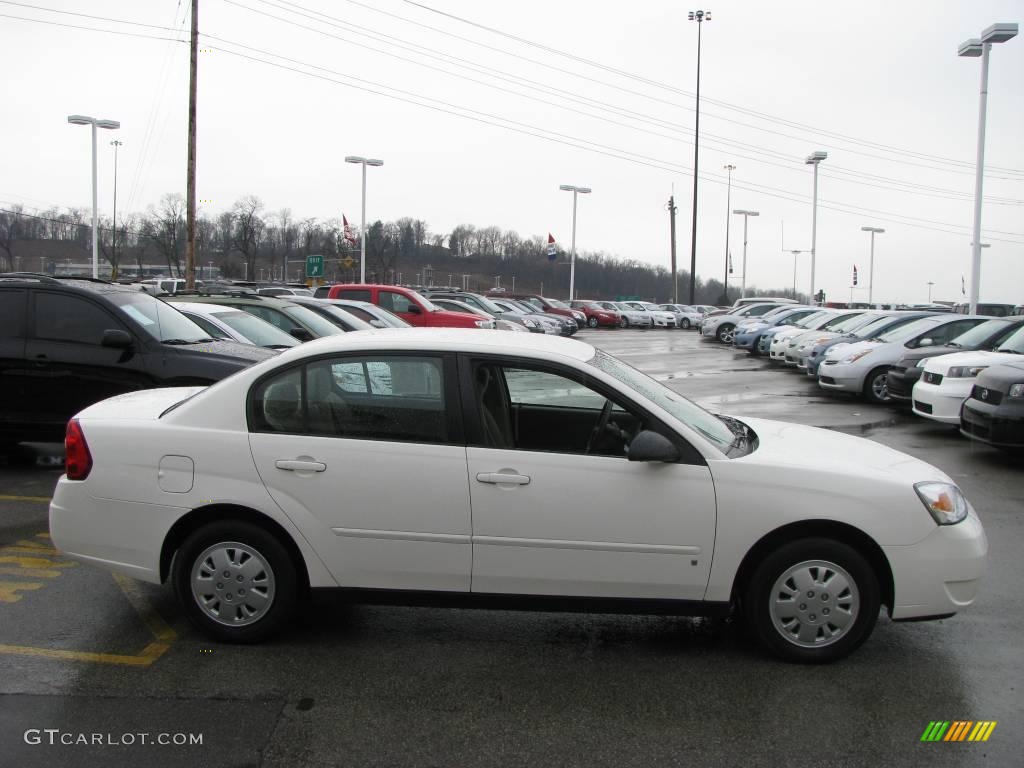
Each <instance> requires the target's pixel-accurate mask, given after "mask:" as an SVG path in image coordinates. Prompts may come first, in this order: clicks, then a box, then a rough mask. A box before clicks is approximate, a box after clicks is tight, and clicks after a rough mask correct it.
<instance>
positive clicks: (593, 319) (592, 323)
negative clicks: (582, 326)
mask: <svg viewBox="0 0 1024 768" xmlns="http://www.w3.org/2000/svg"><path fill="white" fill-rule="evenodd" d="M587 325H588V326H589V327H591V328H597V318H596V317H588V318H587Z"/></svg>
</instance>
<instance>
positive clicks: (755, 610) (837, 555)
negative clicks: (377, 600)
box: [744, 538, 880, 664]
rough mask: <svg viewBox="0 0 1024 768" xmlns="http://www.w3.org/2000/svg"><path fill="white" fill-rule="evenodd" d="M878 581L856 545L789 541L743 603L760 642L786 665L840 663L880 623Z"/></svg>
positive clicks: (760, 570)
mask: <svg viewBox="0 0 1024 768" xmlns="http://www.w3.org/2000/svg"><path fill="white" fill-rule="evenodd" d="M879 605H880V597H879V587H878V581H877V579H876V578H875V576H874V573H873V572H872V569H871V566H870V565H869V564H868V562H867V560H865V558H864V557H863V555H861V554H860V553H859V552H858V551H857V550H855V549H854V548H853V547H851V546H849V545H847V544H844V543H842V542H840V541H835V540H833V539H825V538H808V539H798V540H796V541H791V542H789V543H788V544H785V545H783V546H782V547H779V548H778V549H777V550H775V551H774V552H772V553H771V554H769V555H768V556H767V557H766V558H765V559H764V560H762V561H761V563H760V564H759V565H758V566H757V568H756V569H755V571H754V574H753V577H752V578H751V579H750V583H749V586H748V588H747V591H746V595H745V599H744V610H745V614H746V616H745V617H746V619H747V622H748V623H749V625H750V626H751V627H752V628H753V631H754V632H755V633H756V634H757V637H758V639H759V640H760V641H761V643H762V644H763V645H764V646H765V647H766V648H767V649H768V650H770V651H771V652H772V653H774V654H775V655H776V656H778V657H780V658H782V659H784V660H785V661H792V662H798V663H804V664H821V663H826V662H831V661H836V660H838V659H841V658H843V657H844V656H846V655H848V654H850V653H852V652H853V651H854V650H856V649H857V648H858V647H859V646H860V644H861V643H863V642H864V641H865V640H867V639H868V637H869V636H870V635H871V631H872V630H873V629H874V627H875V623H876V621H877V620H878V610H879Z"/></svg>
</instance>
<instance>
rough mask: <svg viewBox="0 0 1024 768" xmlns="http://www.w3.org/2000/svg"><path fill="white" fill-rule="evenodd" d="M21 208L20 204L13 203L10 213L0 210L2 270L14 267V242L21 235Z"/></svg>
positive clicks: (0, 264) (0, 263)
mask: <svg viewBox="0 0 1024 768" xmlns="http://www.w3.org/2000/svg"><path fill="white" fill-rule="evenodd" d="M23 210H24V208H22V206H20V205H14V206H11V211H10V213H8V212H6V211H4V212H0V250H2V251H3V262H0V269H3V270H4V271H7V270H13V269H14V243H15V241H16V240H18V238H19V237H21V228H22V227H21V214H22V211H23ZM4 264H6V266H4Z"/></svg>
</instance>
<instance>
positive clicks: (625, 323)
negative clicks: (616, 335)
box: [619, 317, 629, 328]
mask: <svg viewBox="0 0 1024 768" xmlns="http://www.w3.org/2000/svg"><path fill="white" fill-rule="evenodd" d="M619 328H629V319H628V318H625V317H620V318H619Z"/></svg>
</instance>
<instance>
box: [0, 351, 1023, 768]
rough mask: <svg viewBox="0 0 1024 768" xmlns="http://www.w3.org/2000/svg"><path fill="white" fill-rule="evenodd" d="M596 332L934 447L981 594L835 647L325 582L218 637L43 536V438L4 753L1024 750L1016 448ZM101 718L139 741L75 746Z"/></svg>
mask: <svg viewBox="0 0 1024 768" xmlns="http://www.w3.org/2000/svg"><path fill="white" fill-rule="evenodd" d="M581 336H582V337H583V338H584V339H586V340H590V341H592V342H593V343H595V344H597V345H599V346H601V347H602V348H604V349H606V350H608V351H609V352H611V353H612V354H615V355H618V356H620V357H622V358H623V359H625V360H627V361H628V362H630V363H631V364H633V365H635V366H637V367H638V368H641V369H643V370H646V371H648V372H649V373H652V374H653V375H655V376H656V377H657V378H659V379H662V380H664V381H665V382H666V383H667V384H668V385H669V386H671V387H672V388H674V389H676V390H678V391H680V392H682V393H684V394H686V395H687V396H689V397H691V398H692V399H694V400H696V401H697V402H699V403H701V404H702V405H704V406H706V407H708V408H710V409H712V410H716V411H721V412H727V413H731V414H733V415H736V416H740V417H742V416H758V417H766V418H778V419H782V420H788V421H797V422H801V423H805V424H812V425H816V426H823V427H829V428H834V429H840V430H842V431H847V432H851V433H854V434H863V435H864V436H865V437H867V438H869V439H872V440H877V441H878V442H881V443H884V444H886V445H890V446H892V447H894V448H897V449H899V450H903V451H906V452H908V453H911V454H913V455H915V456H918V457H920V458H922V459H924V460H926V461H929V462H931V463H933V464H936V465H937V466H939V467H941V468H942V469H943V470H944V471H946V472H947V473H948V474H950V475H951V476H953V477H954V478H955V479H956V481H957V482H958V483H959V484H960V485H961V487H962V488H963V489H964V491H965V493H966V494H967V496H968V498H970V499H971V501H972V503H973V504H974V506H975V507H976V508H977V509H978V511H979V514H980V515H981V517H982V520H983V522H984V524H985V526H986V530H987V533H988V536H989V541H990V548H991V549H990V565H989V573H988V576H987V580H986V583H985V585H984V587H983V590H982V593H981V596H980V598H979V599H978V601H977V602H976V603H975V605H974V606H972V607H971V608H970V609H969V610H968V611H966V612H964V613H962V614H960V615H958V616H956V617H954V618H952V619H948V620H944V621H939V622H925V623H911V624H894V623H892V622H890V621H889V620H888V619H887V618H886V617H884V616H883V617H882V618H881V619H880V621H879V625H878V627H877V629H876V630H875V632H874V635H873V636H872V637H871V639H870V640H869V641H868V642H867V643H866V644H865V645H864V646H863V647H862V648H861V649H860V650H859V651H857V652H856V653H855V654H854V655H853V656H852V657H850V658H848V659H846V660H844V661H842V662H840V663H837V664H833V665H829V666H825V667H800V666H793V665H787V664H783V663H780V662H777V661H775V660H773V659H771V658H768V657H767V656H765V655H764V654H763V653H762V652H761V651H760V650H759V648H758V647H757V646H756V645H754V644H753V643H752V642H751V641H748V640H747V638H746V637H745V635H744V634H743V632H742V631H741V630H740V629H739V628H738V627H736V626H734V625H733V624H732V623H731V622H728V621H711V620H697V619H686V618H666V617H644V616H612V615H580V614H543V613H538V614H529V613H515V612H502V611H470V610H455V609H446V610H443V609H428V608H392V607H364V606H349V605H346V604H344V603H341V602H340V601H338V600H336V599H331V598H318V599H316V600H315V601H314V602H313V603H312V604H311V605H310V606H308V607H307V608H306V609H305V610H304V611H303V614H302V616H301V617H300V619H299V621H298V622H297V624H296V626H295V627H294V628H293V629H292V630H290V631H289V632H287V633H285V634H284V635H282V636H280V637H278V638H277V639H275V640H274V641H273V642H269V643H265V644H263V645H260V646H254V647H240V646H223V645H213V644H210V643H208V642H206V641H204V640H203V638H202V637H200V636H199V635H198V634H196V633H195V632H194V631H193V630H192V629H191V628H190V627H188V626H187V625H186V624H185V623H184V621H183V620H182V619H181V616H180V613H179V611H178V609H177V607H176V605H175V603H174V601H173V598H172V596H171V594H170V592H169V590H167V589H163V588H158V587H152V586H150V585H147V584H141V583H137V582H132V581H130V580H117V579H114V578H113V577H111V575H110V574H108V573H104V572H100V571H96V570H93V569H90V568H88V567H86V566H83V565H77V564H73V563H70V562H68V561H66V560H63V559H62V558H61V557H60V556H59V554H58V553H55V552H53V551H52V550H51V549H50V547H49V542H48V540H47V539H46V537H45V533H46V530H47V521H46V499H47V498H48V497H49V495H50V493H51V491H52V488H53V484H54V483H55V481H56V479H57V477H58V476H59V474H60V471H61V470H60V469H59V468H57V467H54V466H52V465H51V466H46V465H45V464H46V461H47V460H46V455H47V454H52V453H54V447H52V446H50V447H46V446H43V447H41V451H42V454H41V457H37V456H36V455H35V454H30V455H27V456H25V457H23V460H22V461H21V462H17V461H16V462H14V463H12V464H8V465H6V466H3V465H0V766H43V765H47V766H64V765H69V766H115V765H117V766H120V765H146V766H178V765H181V766H186V765H187V766H200V765H202V766H250V765H263V766H282V767H283V766H335V765H336V766H555V765H557V766H595V765H598V766H645V767H646V766H662V765H666V766H675V765H679V766H704V765H708V766H741V765H742V766H761V765H764V766H823V767H824V766H868V765H887V766H917V765H922V766H924V765H928V766H975V765H978V766H981V765H985V766H1019V765H1022V764H1024V758H1022V757H1021V756H1022V754H1024V671H1022V670H1024V664H1022V663H1021V658H1022V656H1024V653H1022V648H1024V643H1022V641H1021V638H1022V637H1024V597H1022V595H1024V590H1022V589H1021V586H1020V585H1021V584H1022V583H1024V564H1022V563H1024V558H1022V556H1021V553H1022V552H1024V523H1022V520H1024V464H1022V460H1021V459H1020V457H1011V456H1010V455H1008V454H1003V453H1001V452H999V451H996V450H993V449H989V448H983V447H978V446H976V445H972V444H970V443H969V442H967V441H966V440H964V439H961V438H960V437H959V436H958V435H957V434H956V432H955V431H953V430H951V429H947V428H944V427H941V426H938V425H932V424H930V423H927V422H924V421H923V420H920V419H917V418H916V417H913V416H912V415H911V414H909V413H904V412H903V411H902V410H901V409H899V408H895V407H877V406H869V405H867V404H864V403H861V402H859V401H856V400H853V399H850V398H846V397H835V396H831V395H826V394H825V393H823V392H821V391H820V390H818V388H817V387H816V385H813V383H810V382H808V381H807V380H806V377H804V376H803V375H797V374H795V373H791V372H788V371H780V370H778V369H775V368H771V367H770V366H769V365H768V364H767V363H765V362H763V361H762V360H760V359H753V358H750V357H748V356H747V355H746V354H741V353H736V352H733V351H732V350H730V349H725V348H722V347H720V346H719V345H717V344H708V343H701V342H698V340H697V338H696V334H695V333H693V332H683V331H609V332H584V333H582V334H581ZM37 458H38V460H37ZM823 503H827V500H823ZM934 720H951V721H952V720H972V721H978V720H992V721H997V722H998V725H997V726H996V727H995V729H994V731H993V732H992V735H991V737H990V739H989V741H987V742H984V743H969V742H964V743H922V742H921V741H920V739H921V735H922V733H923V732H924V730H925V728H926V726H927V725H928V724H929V722H930V721H934ZM46 729H51V730H52V729H58V730H59V733H48V732H47V731H46ZM26 734H27V735H26ZM92 734H102V735H103V738H104V739H106V740H115V741H120V742H125V741H128V740H129V739H128V737H129V736H130V737H131V740H132V741H134V742H135V743H134V744H131V745H125V744H123V743H122V744H118V745H112V744H82V743H80V742H81V740H82V737H84V738H85V740H86V741H89V740H90V739H91V738H92ZM140 734H146V737H145V740H146V741H155V740H157V739H158V738H159V737H160V736H161V735H164V734H166V735H168V736H167V738H168V739H170V740H173V739H175V738H177V737H178V734H185V738H188V735H189V734H201V735H202V745H191V746H190V745H187V744H186V745H173V744H171V745H160V744H141V743H140V742H141V741H142V740H143V737H141V736H140ZM51 738H53V739H54V740H55V742H56V743H55V744H54V745H50V743H49V740H50V739H51ZM61 738H64V739H65V740H70V741H78V742H79V743H77V744H71V745H68V746H61V745H60V740H61ZM34 741H38V742H40V743H27V742H34Z"/></svg>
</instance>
